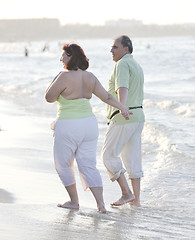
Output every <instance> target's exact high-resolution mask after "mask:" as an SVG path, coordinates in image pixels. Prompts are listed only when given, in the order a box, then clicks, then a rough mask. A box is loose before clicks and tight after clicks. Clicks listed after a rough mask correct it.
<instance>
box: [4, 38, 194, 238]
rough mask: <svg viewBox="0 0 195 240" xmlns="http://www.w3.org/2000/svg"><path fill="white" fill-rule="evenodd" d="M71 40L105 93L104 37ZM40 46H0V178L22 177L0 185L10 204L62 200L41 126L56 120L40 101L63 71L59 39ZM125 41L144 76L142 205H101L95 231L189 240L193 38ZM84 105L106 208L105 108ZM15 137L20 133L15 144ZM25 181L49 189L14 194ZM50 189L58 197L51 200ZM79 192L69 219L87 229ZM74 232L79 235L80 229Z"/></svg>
mask: <svg viewBox="0 0 195 240" xmlns="http://www.w3.org/2000/svg"><path fill="white" fill-rule="evenodd" d="M68 41H69V40H68V39H67V40H66V41H65V42H68ZM75 42H76V43H78V44H80V45H81V46H82V47H83V49H84V51H85V53H86V55H87V57H88V58H89V60H90V67H89V71H92V72H93V73H94V74H95V75H96V76H97V77H98V79H99V80H100V81H101V83H102V84H103V86H104V87H105V88H106V87H107V80H108V79H109V77H110V75H111V73H112V70H113V67H114V62H113V61H112V56H111V53H110V48H111V45H112V40H110V39H93V40H92V39H90V40H77V41H75ZM44 44H45V43H44V42H30V43H26V42H17V43H0V62H1V67H0V102H1V101H2V102H3V108H2V113H3V114H2V113H0V129H1V131H0V135H1V137H0V157H1V159H0V163H1V165H2V166H3V169H4V170H2V172H1V177H0V180H2V179H3V178H4V175H3V174H5V172H6V171H8V169H9V174H11V173H13V174H16V172H17V171H18V172H17V174H18V175H20V176H21V174H22V175H23V177H24V178H23V179H20V180H19V178H18V176H17V178H16V180H15V183H13V182H12V181H11V180H9V181H8V180H7V181H6V182H4V183H2V184H1V186H2V188H4V189H7V190H8V191H10V192H14V194H15V198H16V199H15V202H16V203H18V204H21V203H23V204H25V203H28V204H29V203H35V204H40V203H43V202H44V204H47V202H48V201H49V203H54V202H55V201H56V200H57V198H58V197H62V196H63V195H61V191H63V189H62V188H61V186H60V183H59V186H58V185H57V184H58V181H59V179H58V177H57V176H56V173H55V171H54V169H53V162H52V133H51V132H50V129H49V125H50V123H51V122H52V121H53V120H54V119H55V116H56V104H48V103H46V102H45V100H44V92H45V90H46V88H47V86H48V85H49V83H50V82H51V81H52V79H53V78H54V77H55V75H57V73H58V72H59V71H62V70H63V69H62V64H61V63H60V61H59V59H60V55H61V49H60V46H61V44H62V42H61V43H60V42H57V41H56V42H49V43H48V44H49V51H46V52H43V51H42V49H43V47H44ZM133 44H134V53H133V55H134V58H135V59H136V60H137V61H138V62H139V63H140V64H141V65H142V67H143V70H144V73H145V90H144V91H145V99H144V104H143V107H144V111H145V115H146V122H145V127H144V131H143V170H144V178H143V179H142V183H141V202H142V207H141V208H140V209H135V208H131V207H129V206H123V207H121V208H120V209H111V208H109V214H108V215H107V216H103V217H102V218H103V222H105V226H104V228H103V227H102V226H100V225H101V224H103V223H102V222H101V224H100V225H98V226H96V228H97V229H100V230H101V231H103V233H104V237H105V239H194V236H195V221H194V220H195V217H194V216H195V201H194V199H195V194H194V190H195V189H194V188H195V187H194V186H195V181H194V180H195V137H194V136H195V70H194V66H195V55H194V53H195V38H194V37H177V38H176V37H175V38H174V37H172V38H139V39H138V38H136V39H133ZM25 47H27V48H28V51H29V56H28V57H25V56H24V48H25ZM91 104H92V106H93V111H94V113H95V115H96V117H97V120H98V124H99V131H100V135H99V141H98V149H97V166H98V168H99V169H100V171H101V175H102V178H103V182H104V196H105V201H106V204H109V201H112V200H116V199H117V198H118V197H119V194H120V192H119V190H118V186H117V184H113V183H111V182H110V181H109V179H108V176H107V173H106V171H105V168H104V166H103V164H102V162H101V160H100V152H101V147H102V144H103V140H104V135H105V132H106V128H107V125H106V122H107V120H106V117H105V104H104V103H102V102H101V101H100V100H99V99H98V98H96V97H95V96H94V97H93V98H92V99H91ZM27 120H28V121H27ZM13 134H14V135H13ZM10 136H11V137H12V138H11V139H10V138H9V137H10ZM13 136H15V137H13ZM16 136H21V137H20V138H19V139H20V140H18V138H17V137H16ZM14 157H15V161H13V158H14ZM27 160H28V161H27ZM1 169H2V168H1ZM16 170H17V171H16ZM27 178H28V179H30V180H31V183H33V184H35V182H36V181H34V180H33V179H35V178H36V179H42V181H43V182H44V184H46V181H50V184H51V185H50V190H46V193H45V195H40V197H39V198H38V197H37V195H38V193H40V192H41V191H43V189H44V187H41V186H39V189H36V190H35V186H34V189H33V190H32V189H29V190H25V191H24V192H23V193H22V192H20V191H19V190H18V189H20V188H22V186H24V185H28V183H27V182H24V181H23V180H24V179H25V180H26V179H27ZM48 179H50V180H48ZM30 180H29V181H30ZM78 182H79V180H78ZM78 184H80V183H78ZM44 186H45V185H44ZM26 187H27V186H26ZM24 188H25V187H24ZM25 189H26V188H25ZM56 189H57V190H56ZM32 191H34V193H35V194H34V196H33V194H32ZM44 191H45V190H44ZM55 191H57V192H58V191H59V192H60V193H58V194H54V195H55V196H54V195H53V192H55ZM81 191H82V190H81ZM116 193H117V194H118V196H116ZM79 194H81V198H82V204H83V206H84V207H85V208H84V210H82V211H80V212H79V213H77V218H82V216H85V218H88V222H87V223H88V224H89V222H90V221H92V220H91V219H92V218H93V217H94V215H93V214H92V213H91V211H92V210H90V211H89V210H88V209H92V208H93V207H91V206H93V204H94V203H92V202H93V199H90V198H89V199H87V198H85V197H84V194H85V193H82V192H79ZM115 198H116V199H115ZM58 200H59V201H60V199H58ZM82 204H81V205H82ZM96 220H97V219H96ZM81 221H82V219H81ZM98 221H99V220H98ZM94 228H95V227H94ZM77 230H78V231H81V232H83V231H84V229H82V227H80V228H79V229H77ZM94 231H95V230H94ZM85 237H86V236H85ZM43 239H44V238H43ZM49 239H50V238H49ZM70 239H71V238H70ZM80 239H82V238H80Z"/></svg>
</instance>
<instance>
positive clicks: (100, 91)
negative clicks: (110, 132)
mask: <svg viewBox="0 0 195 240" xmlns="http://www.w3.org/2000/svg"><path fill="white" fill-rule="evenodd" d="M93 93H94V94H95V95H96V96H97V97H98V98H100V99H101V100H102V101H103V102H105V103H107V104H109V105H111V106H112V107H115V108H118V109H119V110H120V111H121V114H122V115H123V117H124V118H125V119H127V120H128V119H129V114H130V112H129V108H128V107H126V106H125V105H123V104H121V103H120V102H118V101H117V100H116V99H115V98H114V97H113V96H112V95H111V94H110V93H108V92H107V91H106V90H105V89H104V87H103V86H102V85H101V83H100V82H99V80H98V79H97V78H96V80H95V87H94V91H93Z"/></svg>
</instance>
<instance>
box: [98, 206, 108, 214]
mask: <svg viewBox="0 0 195 240" xmlns="http://www.w3.org/2000/svg"><path fill="white" fill-rule="evenodd" d="M98 212H100V213H107V210H106V208H105V206H104V205H102V206H101V207H100V206H99V207H98Z"/></svg>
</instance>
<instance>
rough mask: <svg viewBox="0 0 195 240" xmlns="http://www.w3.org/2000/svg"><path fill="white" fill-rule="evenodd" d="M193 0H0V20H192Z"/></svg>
mask: <svg viewBox="0 0 195 240" xmlns="http://www.w3.org/2000/svg"><path fill="white" fill-rule="evenodd" d="M194 5H195V1H194V0H117V1H116V0H113V1H111V0H97V1H94V0H71V1H66V0H53V1H50V0H0V19H10V18H12V19H13V18H43V17H45V18H58V19H59V20H60V21H61V23H62V24H65V23H78V22H80V23H89V24H93V25H95V24H96V25H99V24H104V22H105V21H106V20H110V19H115V20H117V19H120V18H122V19H138V20H142V21H143V23H145V24H151V23H155V24H173V23H195V14H194V9H195V6H194Z"/></svg>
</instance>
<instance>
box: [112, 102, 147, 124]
mask: <svg viewBox="0 0 195 240" xmlns="http://www.w3.org/2000/svg"><path fill="white" fill-rule="evenodd" d="M137 108H142V106H138V107H129V110H130V109H137ZM118 113H120V111H119V110H116V111H114V112H113V114H112V115H111V116H110V119H109V122H108V123H107V124H108V125H109V124H110V120H111V119H112V118H113V117H114V116H115V115H116V114H118Z"/></svg>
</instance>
